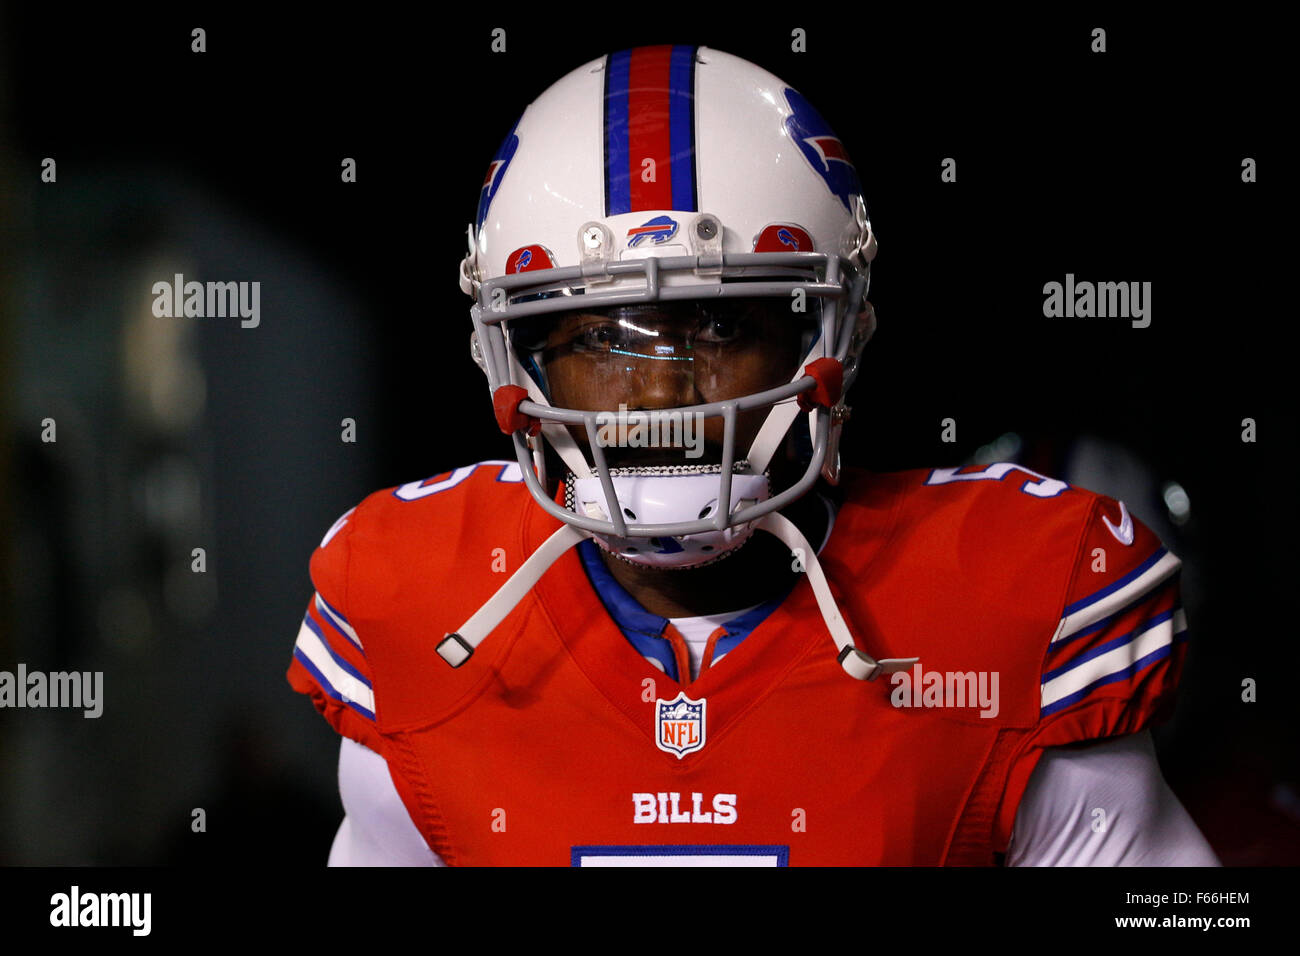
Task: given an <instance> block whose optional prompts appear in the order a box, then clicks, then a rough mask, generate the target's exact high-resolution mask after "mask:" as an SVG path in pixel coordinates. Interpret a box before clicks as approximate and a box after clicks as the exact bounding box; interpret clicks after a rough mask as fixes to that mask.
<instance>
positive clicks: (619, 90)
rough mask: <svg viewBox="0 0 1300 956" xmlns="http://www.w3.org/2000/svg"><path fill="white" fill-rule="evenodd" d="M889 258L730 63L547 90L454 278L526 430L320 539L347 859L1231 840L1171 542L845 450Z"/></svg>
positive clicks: (1173, 846) (816, 138) (766, 90)
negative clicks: (1163, 727)
mask: <svg viewBox="0 0 1300 956" xmlns="http://www.w3.org/2000/svg"><path fill="white" fill-rule="evenodd" d="M875 253H876V240H875V237H874V235H873V233H872V230H871V224H870V220H869V218H868V215H867V207H866V203H865V201H864V199H863V194H862V188H861V186H860V184H859V181H858V177H857V174H856V172H855V170H854V167H853V165H852V163H851V162H850V159H849V155H848V153H847V151H846V149H845V146H844V144H843V143H842V142H841V141H840V140H839V139H838V138H837V137H836V136H835V134H834V132H833V131H832V129H831V128H830V126H829V125H827V123H826V122H825V121H824V120H823V119H822V117H821V116H820V115H819V114H818V113H817V112H816V110H815V109H814V108H813V107H812V105H811V104H809V103H808V101H807V100H805V99H804V98H803V97H802V96H800V95H799V93H797V92H796V91H795V90H793V89H791V88H790V87H789V86H787V85H786V84H785V83H783V82H782V81H781V80H779V79H778V78H777V77H775V76H773V75H771V74H770V73H767V72H766V71H764V70H762V69H760V68H759V67H757V66H755V65H753V64H751V63H749V62H746V61H744V60H741V59H738V58H737V57H734V56H730V55H728V54H725V53H722V52H719V51H717V50H711V49H707V48H696V47H691V46H661V47H644V48H638V49H634V50H629V51H624V52H621V53H616V54H612V55H610V56H607V57H604V58H602V59H599V60H596V61H593V62H591V63H588V64H586V65H584V66H582V67H580V68H578V69H576V70H574V71H573V72H572V73H570V74H569V75H568V76H566V77H564V78H563V79H561V80H560V81H559V82H557V83H556V84H555V85H553V86H552V87H551V88H550V89H548V90H547V91H546V92H545V93H543V94H542V96H541V97H540V98H539V99H538V100H537V101H536V102H534V103H533V104H532V105H531V106H529V107H528V109H527V110H526V111H525V112H524V114H523V116H522V117H521V118H520V119H519V121H518V122H517V123H516V124H515V126H514V128H513V129H511V130H510V132H509V134H508V135H507V136H506V138H505V141H504V142H503V143H502V145H501V147H500V149H499V150H498V151H497V154H496V156H495V157H494V158H493V159H492V161H491V164H490V166H489V168H488V173H487V176H486V178H485V180H484V182H483V186H482V190H481V195H480V200H479V206H478V215H477V220H476V222H475V223H474V224H473V225H472V226H471V227H470V230H469V253H468V255H467V256H466V257H465V259H464V261H463V262H462V264H461V267H460V282H461V287H462V288H463V289H464V290H465V292H466V293H468V294H469V295H470V296H472V297H473V300H474V304H473V306H472V308H471V317H472V321H473V338H472V354H473V357H474V360H475V361H476V362H477V363H478V364H479V366H480V367H481V368H482V370H483V372H484V373H485V375H486V377H487V381H488V386H489V390H490V394H491V399H492V402H493V405H494V409H495V413H496V419H497V423H498V424H499V426H500V428H501V430H502V431H503V432H504V433H505V434H507V435H509V436H510V440H511V442H512V444H513V448H514V453H515V454H514V460H512V461H496V462H484V463H480V464H477V465H467V466H465V467H461V468H457V469H455V470H454V471H452V472H450V473H447V474H443V475H438V476H436V477H433V478H430V479H428V480H426V481H417V482H413V483H410V484H407V485H402V486H400V487H397V488H393V489H386V490H383V491H379V492H376V493H375V494H373V495H371V496H370V497H368V498H366V499H365V500H364V501H363V502H362V503H361V504H359V505H358V506H357V507H355V508H354V509H353V510H351V511H349V512H348V513H347V514H345V515H344V516H343V517H342V518H340V519H339V521H338V522H337V523H336V524H335V525H334V526H333V527H332V528H331V529H330V530H329V532H328V533H327V534H326V535H325V538H324V540H323V541H322V542H321V545H320V547H319V548H318V549H317V551H316V552H315V554H314V555H313V557H312V562H311V571H312V579H313V582H314V584H315V587H316V595H315V596H314V597H313V599H312V601H311V603H310V605H309V607H308V610H307V614H306V617H305V618H304V620H303V624H302V628H301V631H300V633H299V637H298V641H297V645H296V648H295V651H294V657H293V661H292V663H291V666H290V670H289V680H290V682H291V683H292V685H293V686H294V688H295V689H297V690H299V691H301V692H303V693H305V694H308V695H310V697H311V698H312V700H313V702H314V703H315V705H316V707H317V708H318V709H319V710H320V711H321V713H322V714H324V716H325V717H326V718H327V719H328V720H329V722H330V723H331V724H332V725H333V726H334V728H335V729H336V730H337V731H338V732H339V733H340V734H341V735H342V737H343V738H344V739H343V744H342V751H341V754H340V759H339V779H340V787H341V791H342V796H343V803H344V808H345V811H346V814H345V818H344V820H343V823H342V826H341V827H340V829H339V832H338V836H337V837H336V839H335V842H334V845H333V848H332V851H331V853H330V862H331V863H332V864H382V863H391V864H426V865H438V864H451V865H488V864H524V865H571V864H572V865H583V866H591V865H627V864H629V863H632V864H637V865H646V864H668V865H688V864H696V865H707V864H722V865H787V864H788V865H819V864H985V865H992V864H995V863H997V862H1006V863H1008V864H1012V865H1049V864H1051V865H1055V864H1094V865H1096V864H1101V865H1107V864H1182V865H1214V864H1216V862H1217V861H1216V859H1215V857H1214V854H1213V853H1212V851H1211V850H1210V848H1209V846H1208V844H1207V843H1206V841H1205V840H1204V838H1203V837H1202V836H1201V834H1200V833H1199V832H1198V830H1197V828H1196V826H1195V824H1194V823H1193V822H1192V821H1191V819H1190V818H1189V816H1188V815H1187V813H1186V811H1185V810H1184V809H1183V808H1182V807H1181V805H1180V804H1179V803H1178V801H1177V799H1176V798H1175V797H1174V795H1173V794H1172V792H1171V791H1170V790H1169V789H1168V787H1167V785H1166V784H1165V783H1164V781H1163V779H1162V777H1161V775H1160V770H1159V767H1158V766H1157V763H1156V760H1155V755H1154V751H1153V747H1152V742H1151V737H1150V734H1149V731H1148V727H1149V726H1150V725H1151V724H1152V722H1153V721H1154V720H1156V719H1157V718H1158V717H1159V715H1160V712H1161V711H1162V710H1163V709H1165V708H1167V706H1168V704H1169V702H1170V699H1171V696H1172V694H1173V691H1174V688H1175V685H1176V682H1177V679H1178V674H1179V670H1180V667H1181V664H1182V659H1183V656H1184V652H1185V647H1186V644H1185V640H1186V623H1185V621H1184V617H1183V613H1182V610H1181V605H1180V602H1179V598H1178V571H1179V561H1178V559H1177V558H1176V557H1174V556H1173V555H1172V554H1170V553H1168V552H1167V551H1166V550H1165V549H1164V548H1163V547H1162V546H1161V544H1160V542H1159V541H1158V540H1157V539H1156V538H1155V536H1154V535H1153V534H1152V533H1151V532H1150V531H1149V530H1148V529H1147V528H1145V527H1144V526H1143V525H1141V524H1140V523H1139V522H1137V521H1136V520H1135V519H1134V518H1133V517H1132V516H1131V515H1130V514H1129V513H1128V511H1127V509H1126V507H1125V506H1124V505H1123V504H1122V503H1121V502H1118V501H1115V500H1112V499H1110V498H1106V497H1102V496H1098V495H1095V494H1092V493H1090V492H1087V491H1084V490H1083V489H1080V488H1075V487H1071V486H1070V485H1068V484H1066V483H1065V482H1062V481H1058V480H1055V479H1052V478H1049V477H1045V476H1043V475H1039V474H1036V473H1034V472H1032V471H1029V470H1028V469H1025V468H1023V467H1020V466H1018V465H1015V464H1005V463H1004V464H996V465H990V466H987V467H978V468H957V469H954V468H939V469H927V470H920V471H910V472H903V473H899V474H867V473H863V472H859V471H856V470H853V469H846V470H844V471H843V472H841V470H840V464H839V453H838V445H839V440H840V432H841V429H842V427H843V424H844V422H845V420H846V419H847V418H848V414H849V409H848V406H847V405H846V404H845V397H846V393H847V391H848V389H849V386H850V385H851V384H852V383H853V380H854V377H855V375H856V374H857V370H858V360H859V356H860V353H861V350H862V348H863V346H864V345H865V344H866V343H867V341H868V339H869V338H870V337H871V334H872V331H873V330H874V327H875V316H874V313H873V311H872V308H871V305H870V304H869V303H868V301H867V298H866V296H867V286H868V278H869V272H870V265H871V261H872V259H873V258H874V256H875Z"/></svg>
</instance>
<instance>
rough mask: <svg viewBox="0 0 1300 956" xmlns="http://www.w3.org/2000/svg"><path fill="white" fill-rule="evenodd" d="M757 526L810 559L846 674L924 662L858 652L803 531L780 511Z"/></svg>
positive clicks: (867, 674) (871, 676)
mask: <svg viewBox="0 0 1300 956" xmlns="http://www.w3.org/2000/svg"><path fill="white" fill-rule="evenodd" d="M836 364H839V363H836ZM755 527H757V528H760V529H762V530H763V531H766V532H767V533H768V534H772V535H775V536H776V537H777V538H779V539H781V541H782V542H783V543H784V544H785V546H786V547H787V548H789V549H790V550H791V551H794V550H796V549H799V550H800V551H801V553H802V554H804V555H805V556H806V557H805V558H804V562H803V564H804V570H805V571H806V572H807V574H808V583H809V584H811V585H812V589H813V594H814V595H815V596H816V598H817V607H818V608H820V609H821V612H822V620H823V621H825V622H826V629H827V630H828V631H830V632H831V640H833V641H834V642H835V646H836V647H837V648H838V649H839V654H838V655H837V657H836V660H838V661H839V662H840V666H841V667H843V668H844V671H845V673H846V674H848V675H849V676H850V677H853V678H856V679H857V680H875V679H876V678H877V677H879V676H880V675H881V674H893V673H895V672H897V671H905V670H909V669H910V668H911V667H912V665H913V664H915V663H917V662H918V661H919V660H920V658H919V657H899V658H889V659H888V660H883V661H878V660H876V659H874V658H873V657H871V655H869V654H866V653H864V652H863V651H860V650H858V648H857V647H856V646H854V644H853V635H852V634H850V633H849V628H848V625H846V624H845V623H844V618H843V616H842V615H841V614H840V609H839V608H838V607H837V606H836V604H835V598H834V596H832V594H831V588H830V585H829V584H827V583H826V575H825V574H824V573H823V572H822V566H821V562H819V561H818V560H817V551H816V549H815V548H813V546H812V545H810V544H809V543H808V539H807V538H805V537H804V536H803V532H801V531H800V530H799V529H798V528H797V527H795V524H794V522H792V521H791V520H790V519H789V518H786V517H785V516H784V515H782V514H781V513H780V512H779V511H773V512H772V513H771V514H767V515H764V516H763V517H761V518H759V519H758V521H757V522H756V523H755Z"/></svg>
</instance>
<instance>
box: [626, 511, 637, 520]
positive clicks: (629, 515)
mask: <svg viewBox="0 0 1300 956" xmlns="http://www.w3.org/2000/svg"><path fill="white" fill-rule="evenodd" d="M623 515H624V516H625V517H626V518H627V519H628V520H629V521H635V520H636V515H634V514H633V513H632V509H631V508H624V509H623Z"/></svg>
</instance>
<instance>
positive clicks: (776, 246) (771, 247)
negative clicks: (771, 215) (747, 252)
mask: <svg viewBox="0 0 1300 956" xmlns="http://www.w3.org/2000/svg"><path fill="white" fill-rule="evenodd" d="M754 251H755V252H814V251H815V250H814V249H813V241H812V236H810V235H808V231H807V230H806V229H802V228H800V227H799V226H796V225H794V224H793V223H789V222H777V223H773V224H772V225H770V226H764V227H763V231H762V232H760V233H759V234H758V235H757V236H756V237H755V238H754Z"/></svg>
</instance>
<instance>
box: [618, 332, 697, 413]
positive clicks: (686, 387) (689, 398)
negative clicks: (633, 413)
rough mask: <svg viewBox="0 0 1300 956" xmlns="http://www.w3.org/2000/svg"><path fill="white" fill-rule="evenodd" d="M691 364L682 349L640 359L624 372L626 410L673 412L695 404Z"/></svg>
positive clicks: (690, 358) (677, 348)
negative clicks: (671, 409)
mask: <svg viewBox="0 0 1300 956" xmlns="http://www.w3.org/2000/svg"><path fill="white" fill-rule="evenodd" d="M694 366H695V362H694V360H693V357H692V356H691V355H690V354H689V351H688V350H687V349H686V348H684V347H682V346H680V345H679V346H671V347H668V346H665V347H661V348H660V349H659V350H658V353H657V354H655V355H652V356H641V357H639V358H638V359H637V360H636V361H634V362H633V363H631V366H630V367H629V369H628V376H629V378H628V385H629V394H628V408H629V409H634V410H644V409H655V408H677V407H680V406H682V405H694V404H696V403H697V402H698V401H699V398H698V395H697V393H696V390H695V367H694Z"/></svg>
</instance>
